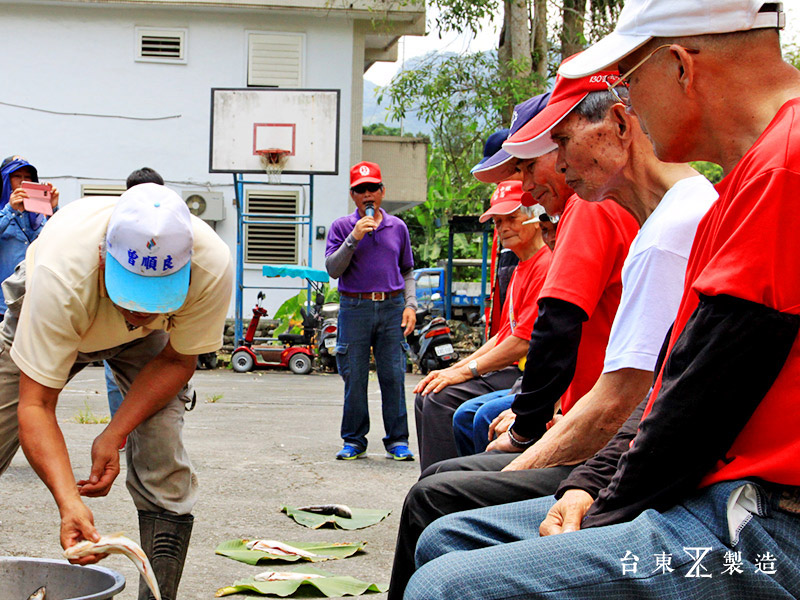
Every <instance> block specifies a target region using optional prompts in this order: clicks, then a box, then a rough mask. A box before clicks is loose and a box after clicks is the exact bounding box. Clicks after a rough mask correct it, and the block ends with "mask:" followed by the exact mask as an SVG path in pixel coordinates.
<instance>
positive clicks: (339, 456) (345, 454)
mask: <svg viewBox="0 0 800 600" xmlns="http://www.w3.org/2000/svg"><path fill="white" fill-rule="evenodd" d="M366 453H367V450H366V448H365V449H364V450H361V449H359V448H357V447H356V446H353V445H351V444H345V445H344V447H343V448H342V449H341V450H339V451H338V452H337V453H336V460H355V459H356V458H360V457H362V456H364V455H365V454H366Z"/></svg>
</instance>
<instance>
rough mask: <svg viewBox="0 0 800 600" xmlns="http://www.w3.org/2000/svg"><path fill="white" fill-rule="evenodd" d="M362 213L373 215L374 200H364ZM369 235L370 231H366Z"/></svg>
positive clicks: (370, 234)
mask: <svg viewBox="0 0 800 600" xmlns="http://www.w3.org/2000/svg"><path fill="white" fill-rule="evenodd" d="M364 214H365V215H366V216H368V217H374V216H375V203H374V202H365V203H364ZM368 235H369V236H370V237H372V232H371V231H370V232H369V233H368Z"/></svg>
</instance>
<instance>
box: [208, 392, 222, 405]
mask: <svg viewBox="0 0 800 600" xmlns="http://www.w3.org/2000/svg"><path fill="white" fill-rule="evenodd" d="M217 400H222V394H212V395H211V396H207V397H206V403H207V404H214V402H216V401H217Z"/></svg>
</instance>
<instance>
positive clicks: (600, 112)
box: [573, 85, 628, 123]
mask: <svg viewBox="0 0 800 600" xmlns="http://www.w3.org/2000/svg"><path fill="white" fill-rule="evenodd" d="M614 91H616V92H617V93H618V94H619V95H620V97H621V98H622V99H623V100H625V99H627V98H628V88H627V87H625V86H624V85H618V86H617V87H615V88H614ZM618 102H619V101H618V100H617V99H616V97H614V94H612V93H611V92H609V91H608V90H599V91H596V92H589V94H587V96H586V97H585V98H584V99H583V100H581V101H580V103H579V104H578V106H576V107H575V108H574V109H573V110H574V111H575V113H576V114H578V115H580V116H582V117H583V118H584V119H586V120H587V121H589V122H590V123H598V122H600V121H602V120H603V119H605V118H606V115H607V114H608V110H609V109H610V108H611V107H612V106H614V105H615V104H617V103H618Z"/></svg>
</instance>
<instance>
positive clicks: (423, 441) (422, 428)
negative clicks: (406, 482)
mask: <svg viewBox="0 0 800 600" xmlns="http://www.w3.org/2000/svg"><path fill="white" fill-rule="evenodd" d="M519 376H520V370H519V369H518V368H517V367H515V366H511V367H506V368H505V369H500V370H499V371H493V372H491V373H486V375H483V376H482V377H478V378H477V379H470V380H469V381H465V382H463V383H458V384H456V385H449V386H447V387H446V388H444V389H443V390H442V391H441V392H438V393H436V394H427V395H425V396H423V395H422V394H417V396H416V398H415V400H414V417H415V419H416V424H417V442H418V446H419V466H420V470H422V471H425V469H427V468H428V467H429V466H431V465H432V464H434V463H437V462H439V461H440V460H446V459H448V458H454V457H456V456H458V450H457V448H456V439H455V437H454V436H453V414H455V412H456V409H457V408H458V407H459V406H461V405H462V404H463V403H464V402H466V401H467V400H472V399H473V398H477V397H478V396H483V395H484V394H488V393H490V392H496V391H498V390H507V389H509V388H511V387H512V386H513V385H514V383H515V382H516V381H517V379H518V378H519Z"/></svg>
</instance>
